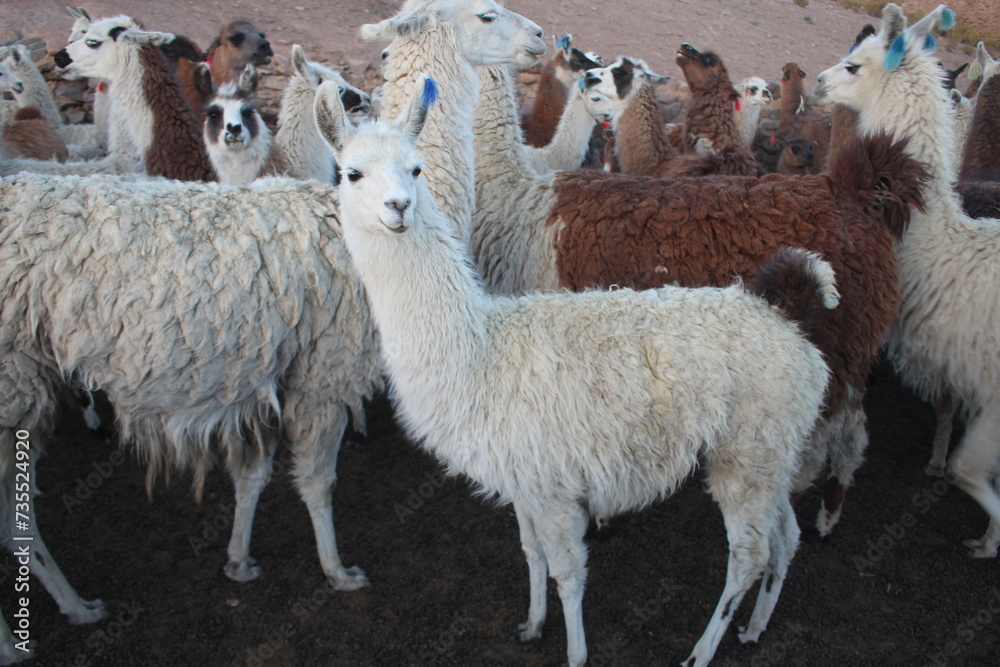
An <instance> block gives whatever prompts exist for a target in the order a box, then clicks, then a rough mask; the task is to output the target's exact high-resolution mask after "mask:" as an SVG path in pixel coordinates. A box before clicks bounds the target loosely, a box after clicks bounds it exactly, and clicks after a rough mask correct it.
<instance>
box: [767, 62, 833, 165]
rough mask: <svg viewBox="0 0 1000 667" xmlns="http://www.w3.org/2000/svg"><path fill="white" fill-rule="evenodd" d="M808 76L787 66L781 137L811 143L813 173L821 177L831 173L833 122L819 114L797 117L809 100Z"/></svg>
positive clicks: (812, 112)
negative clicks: (806, 92) (828, 167)
mask: <svg viewBox="0 0 1000 667" xmlns="http://www.w3.org/2000/svg"><path fill="white" fill-rule="evenodd" d="M805 75H806V74H805V72H803V71H802V70H801V69H799V66H798V65H797V64H795V63H788V64H787V65H785V68H784V74H783V78H782V79H781V116H780V117H779V118H778V134H780V135H781V136H783V137H804V138H806V139H808V140H809V141H811V142H812V144H813V152H814V154H815V156H816V163H815V164H814V165H813V167H812V168H811V169H810V171H809V173H811V174H819V173H822V172H824V171H826V170H827V165H828V162H829V161H828V159H827V155H828V154H829V152H830V140H831V135H832V134H833V118H832V117H831V116H830V114H821V113H816V112H815V111H803V112H802V113H799V114H797V113H795V112H796V110H798V108H799V105H800V104H801V103H802V100H803V99H804V96H805V86H804V85H803V83H802V80H803V78H804V77H805Z"/></svg>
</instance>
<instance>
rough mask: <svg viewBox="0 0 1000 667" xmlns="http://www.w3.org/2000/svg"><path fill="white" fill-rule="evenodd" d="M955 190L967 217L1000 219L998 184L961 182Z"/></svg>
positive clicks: (999, 184)
mask: <svg viewBox="0 0 1000 667" xmlns="http://www.w3.org/2000/svg"><path fill="white" fill-rule="evenodd" d="M955 189H956V190H958V193H959V194H960V195H961V196H962V208H963V209H964V210H965V213H966V214H967V215H968V216H969V217H971V218H998V219H1000V182H998V181H961V182H959V184H958V186H957V187H956V188H955Z"/></svg>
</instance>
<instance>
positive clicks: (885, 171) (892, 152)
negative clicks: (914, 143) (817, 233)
mask: <svg viewBox="0 0 1000 667" xmlns="http://www.w3.org/2000/svg"><path fill="white" fill-rule="evenodd" d="M908 144H909V139H905V138H904V139H900V140H894V139H893V138H892V137H891V136H890V135H888V134H886V133H885V132H877V133H875V134H868V135H864V136H856V137H854V139H853V140H852V141H851V142H849V143H848V145H847V146H845V147H844V149H843V150H841V151H838V152H837V154H836V158H835V159H834V160H833V162H832V164H831V165H830V178H831V179H832V180H833V182H834V183H836V184H837V185H838V186H839V187H840V188H841V189H842V190H844V191H845V194H846V196H848V197H852V198H856V199H858V200H859V201H861V202H862V203H863V204H865V205H866V206H871V207H874V208H875V209H877V210H878V211H879V212H880V213H881V217H882V220H883V222H884V223H885V225H886V226H887V227H888V228H889V231H891V232H892V234H893V235H894V236H895V237H896V238H897V239H899V238H902V236H903V232H905V231H906V227H907V226H908V225H909V224H910V215H911V213H912V211H913V208H914V207H916V208H918V209H920V210H923V208H924V185H925V184H926V182H927V181H928V180H930V177H931V173H930V169H928V167H927V165H925V164H924V163H923V162H920V161H918V160H916V159H914V158H913V157H911V156H910V155H909V153H907V151H906V148H907V145H908Z"/></svg>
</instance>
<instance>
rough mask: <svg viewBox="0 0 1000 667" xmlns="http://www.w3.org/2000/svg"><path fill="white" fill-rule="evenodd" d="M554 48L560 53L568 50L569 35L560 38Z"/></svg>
mask: <svg viewBox="0 0 1000 667" xmlns="http://www.w3.org/2000/svg"><path fill="white" fill-rule="evenodd" d="M556 48H557V49H559V50H560V51H565V50H566V49H568V48H569V35H563V36H562V37H560V38H559V41H558V42H556Z"/></svg>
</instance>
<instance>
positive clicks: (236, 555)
mask: <svg viewBox="0 0 1000 667" xmlns="http://www.w3.org/2000/svg"><path fill="white" fill-rule="evenodd" d="M263 430H264V433H263V434H261V437H262V438H263V439H264V442H262V443H261V444H262V445H263V447H264V452H263V455H262V456H258V457H255V458H254V460H253V461H252V462H251V463H250V465H243V466H239V469H238V470H234V469H232V468H230V475H232V478H233V485H234V486H235V487H236V511H235V512H234V515H233V533H232V535H231V536H230V538H229V548H228V549H227V554H228V556H229V561H228V562H227V563H226V567H225V568H224V570H223V571H224V572H225V573H226V576H227V577H229V578H230V579H232V580H233V581H252V580H254V579H256V578H257V577H259V576H260V575H261V573H262V572H261V569H260V567H258V566H257V561H256V560H254V559H253V558H252V557H251V556H250V536H251V533H252V532H253V517H254V513H255V512H256V511H257V501H258V500H260V494H261V492H262V491H263V490H264V487H265V486H266V485H267V482H268V481H269V480H270V479H271V470H272V468H273V467H274V451H275V449H276V448H277V444H278V438H277V433H276V432H274V431H273V430H272V429H266V428H265V429H263ZM234 444H235V443H234ZM239 444H240V445H244V443H243V442H242V441H241V442H240V443H239Z"/></svg>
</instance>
